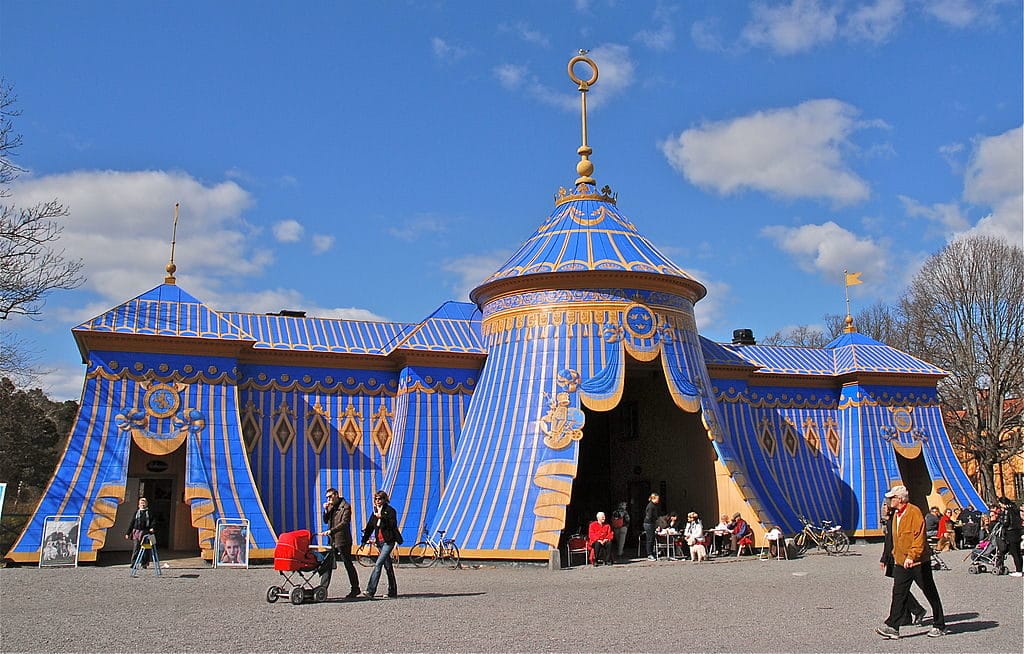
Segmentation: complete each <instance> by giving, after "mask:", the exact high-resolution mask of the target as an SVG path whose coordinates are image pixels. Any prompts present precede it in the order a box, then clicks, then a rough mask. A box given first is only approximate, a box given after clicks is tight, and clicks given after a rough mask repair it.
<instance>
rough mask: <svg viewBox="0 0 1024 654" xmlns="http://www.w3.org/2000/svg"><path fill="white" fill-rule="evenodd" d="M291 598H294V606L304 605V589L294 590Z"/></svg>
mask: <svg viewBox="0 0 1024 654" xmlns="http://www.w3.org/2000/svg"><path fill="white" fill-rule="evenodd" d="M291 598H292V604H295V605H296V606H298V605H299V604H302V589H301V588H292V593H291Z"/></svg>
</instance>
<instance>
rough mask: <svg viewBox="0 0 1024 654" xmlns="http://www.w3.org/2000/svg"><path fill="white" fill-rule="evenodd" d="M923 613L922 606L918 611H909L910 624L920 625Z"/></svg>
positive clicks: (922, 620)
mask: <svg viewBox="0 0 1024 654" xmlns="http://www.w3.org/2000/svg"><path fill="white" fill-rule="evenodd" d="M924 614H925V610H924V607H922V608H921V611H920V612H917V611H911V612H910V624H912V625H920V624H921V623H922V622H924Z"/></svg>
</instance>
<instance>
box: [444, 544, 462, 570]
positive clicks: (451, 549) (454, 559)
mask: <svg viewBox="0 0 1024 654" xmlns="http://www.w3.org/2000/svg"><path fill="white" fill-rule="evenodd" d="M459 560H460V558H459V546H458V545H456V544H455V543H453V542H448V543H442V544H441V562H442V563H444V564H445V565H446V566H448V567H449V568H451V569H452V570H455V569H456V568H458V567H459Z"/></svg>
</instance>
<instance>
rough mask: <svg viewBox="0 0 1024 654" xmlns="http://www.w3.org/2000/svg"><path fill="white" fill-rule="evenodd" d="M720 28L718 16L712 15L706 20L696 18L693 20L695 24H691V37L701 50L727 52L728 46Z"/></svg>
mask: <svg viewBox="0 0 1024 654" xmlns="http://www.w3.org/2000/svg"><path fill="white" fill-rule="evenodd" d="M718 30H719V27H718V19H717V18H713V17H712V18H708V19H705V20H696V21H694V22H693V25H691V26H690V38H691V39H693V43H694V45H696V46H697V47H698V48H700V49H701V50H708V51H710V52H725V49H726V48H725V45H724V44H723V42H722V37H721V35H720V34H719V33H718Z"/></svg>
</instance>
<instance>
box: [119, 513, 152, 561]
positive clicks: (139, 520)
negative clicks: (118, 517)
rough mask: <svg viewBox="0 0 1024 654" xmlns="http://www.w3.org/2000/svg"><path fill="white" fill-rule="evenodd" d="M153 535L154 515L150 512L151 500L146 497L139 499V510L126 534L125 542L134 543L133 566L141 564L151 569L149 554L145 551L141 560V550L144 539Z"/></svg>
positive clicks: (129, 524)
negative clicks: (148, 535)
mask: <svg viewBox="0 0 1024 654" xmlns="http://www.w3.org/2000/svg"><path fill="white" fill-rule="evenodd" d="M152 533H153V514H152V513H150V512H149V500H147V499H146V498H145V497H140V498H139V508H138V510H136V511H135V515H133V516H132V520H131V522H129V523H128V531H127V532H125V535H124V537H125V540H131V541H133V542H132V565H133V566H134V565H136V564H141V565H142V567H143V568H148V567H149V552H148V551H144V552H143V554H142V559H141V560H140V559H139V550H141V549H142V538H143V537H144V536H146V535H147V534H152Z"/></svg>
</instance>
